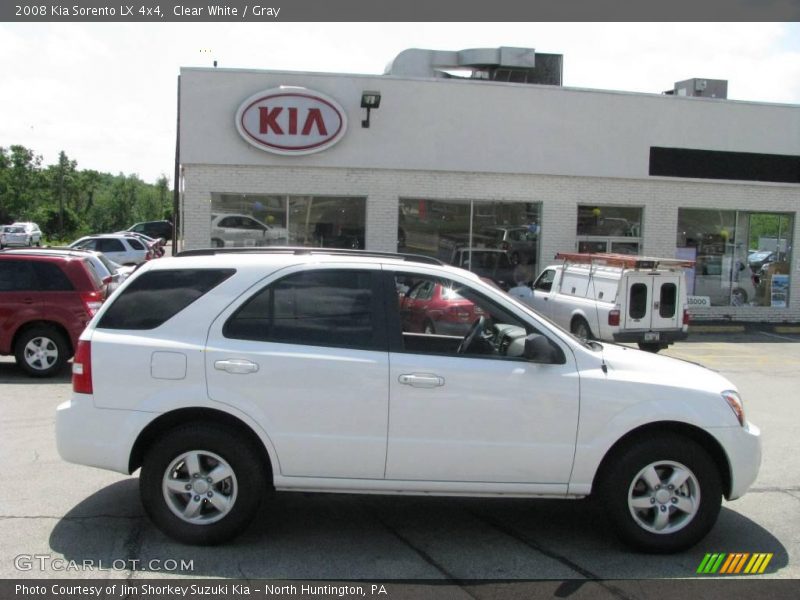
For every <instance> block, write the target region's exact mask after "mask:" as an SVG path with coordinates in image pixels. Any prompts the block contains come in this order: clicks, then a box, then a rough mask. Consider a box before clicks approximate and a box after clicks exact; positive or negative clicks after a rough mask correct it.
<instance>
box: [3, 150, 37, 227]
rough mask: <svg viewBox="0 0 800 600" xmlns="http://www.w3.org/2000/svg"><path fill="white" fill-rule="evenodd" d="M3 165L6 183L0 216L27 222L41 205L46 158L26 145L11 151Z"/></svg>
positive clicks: (4, 181)
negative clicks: (43, 162) (43, 159)
mask: <svg viewBox="0 0 800 600" xmlns="http://www.w3.org/2000/svg"><path fill="white" fill-rule="evenodd" d="M3 154H4V158H3V164H4V165H5V168H3V177H2V179H3V183H2V185H0V193H2V195H1V196H0V213H4V214H6V215H7V216H9V217H11V218H13V219H24V218H25V216H26V215H29V214H31V213H32V212H33V211H34V210H35V208H36V205H37V204H39V200H40V198H41V189H42V177H41V164H42V157H41V156H38V155H36V154H34V153H33V151H32V150H28V149H27V148H25V147H24V146H19V145H13V146H11V147H10V148H9V153H8V156H5V150H3Z"/></svg>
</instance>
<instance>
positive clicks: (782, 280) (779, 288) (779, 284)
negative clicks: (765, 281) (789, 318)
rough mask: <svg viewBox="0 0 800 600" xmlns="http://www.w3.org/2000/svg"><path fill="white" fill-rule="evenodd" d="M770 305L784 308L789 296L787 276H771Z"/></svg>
mask: <svg viewBox="0 0 800 600" xmlns="http://www.w3.org/2000/svg"><path fill="white" fill-rule="evenodd" d="M770 297H771V302H770V306H774V307H778V308H786V304H787V298H788V297H789V276H788V275H778V274H775V275H773V276H772V289H771V290H770Z"/></svg>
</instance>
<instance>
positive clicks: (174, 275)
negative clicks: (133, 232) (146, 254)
mask: <svg viewBox="0 0 800 600" xmlns="http://www.w3.org/2000/svg"><path fill="white" fill-rule="evenodd" d="M235 272H236V271H235V269H170V270H159V271H150V272H148V273H144V274H143V275H141V276H140V277H137V278H136V279H135V280H134V281H132V282H131V284H130V285H129V286H128V287H127V288H125V290H124V291H123V292H122V293H121V294H120V295H119V297H117V299H116V300H115V301H114V304H112V305H111V306H110V307H109V308H108V310H107V311H106V312H105V313H104V314H103V316H102V318H101V319H100V322H99V323H98V324H97V327H98V328H100V329H155V328H156V327H158V326H159V325H161V324H163V323H165V322H166V321H167V320H169V319H171V318H172V317H174V316H175V315H177V314H178V313H179V312H181V311H182V310H183V309H184V308H186V307H187V306H189V305H190V304H191V303H192V302H194V301H195V300H197V299H198V298H200V297H201V296H203V295H204V294H205V293H207V292H208V291H209V290H211V289H213V288H215V287H216V286H218V285H219V284H220V283H222V282H223V281H225V280H226V279H228V277H230V276H231V275H233V274H234V273H235Z"/></svg>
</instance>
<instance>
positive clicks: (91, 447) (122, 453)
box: [56, 394, 157, 475]
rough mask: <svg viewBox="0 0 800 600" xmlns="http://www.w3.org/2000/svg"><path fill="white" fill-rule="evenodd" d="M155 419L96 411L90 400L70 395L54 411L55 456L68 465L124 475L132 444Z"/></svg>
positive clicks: (127, 412) (135, 413)
mask: <svg viewBox="0 0 800 600" xmlns="http://www.w3.org/2000/svg"><path fill="white" fill-rule="evenodd" d="M155 416H157V415H154V414H153V413H146V412H139V411H133V410H113V409H107V408H97V407H96V406H95V405H94V402H93V397H92V396H90V395H87V394H73V396H72V398H71V399H70V400H68V401H66V402H64V403H62V404H60V405H59V406H58V408H57V409H56V446H57V448H58V453H59V454H60V455H61V458H63V459H64V460H66V461H67V462H71V463H76V464H79V465H87V466H90V467H97V468H99V469H108V470H110V471H117V472H118V473H124V474H126V475H127V474H128V473H129V470H128V464H129V460H130V455H131V450H132V448H133V444H134V442H135V441H136V438H137V436H138V435H139V432H141V431H142V430H143V429H144V428H145V427H146V426H147V424H148V423H149V422H150V421H151V420H152V419H153V418H154V417H155Z"/></svg>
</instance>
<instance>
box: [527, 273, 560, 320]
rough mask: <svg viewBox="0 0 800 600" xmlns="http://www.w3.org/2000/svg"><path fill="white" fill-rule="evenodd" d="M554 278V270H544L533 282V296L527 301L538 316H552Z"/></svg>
mask: <svg viewBox="0 0 800 600" xmlns="http://www.w3.org/2000/svg"><path fill="white" fill-rule="evenodd" d="M555 278H556V270H555V269H545V270H544V271H542V273H541V274H540V275H539V277H537V278H536V281H534V282H533V294H532V295H531V297H530V299H529V300H528V301H527V304H530V305H531V307H533V309H534V310H535V311H537V312H538V313H539V314H542V315H544V316H546V317H552V314H553V302H552V296H553V292H552V290H553V283H554V281H555Z"/></svg>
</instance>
